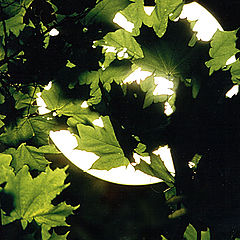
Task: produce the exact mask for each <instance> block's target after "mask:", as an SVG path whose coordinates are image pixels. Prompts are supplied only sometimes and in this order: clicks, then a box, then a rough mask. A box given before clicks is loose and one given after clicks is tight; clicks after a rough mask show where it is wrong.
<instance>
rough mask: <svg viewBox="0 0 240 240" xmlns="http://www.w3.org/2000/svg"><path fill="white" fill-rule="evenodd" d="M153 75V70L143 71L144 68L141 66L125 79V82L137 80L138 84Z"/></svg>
mask: <svg viewBox="0 0 240 240" xmlns="http://www.w3.org/2000/svg"><path fill="white" fill-rule="evenodd" d="M151 75H152V73H151V72H148V71H142V69H141V68H140V67H139V68H138V69H136V70H135V71H134V72H132V73H131V74H130V75H129V76H128V77H127V78H125V80H124V81H123V83H124V84H126V83H132V82H134V81H136V82H137V84H140V81H143V80H144V79H146V78H147V77H150V76H151Z"/></svg>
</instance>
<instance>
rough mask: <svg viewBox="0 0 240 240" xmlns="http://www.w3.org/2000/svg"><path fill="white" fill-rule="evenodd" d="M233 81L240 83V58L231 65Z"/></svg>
mask: <svg viewBox="0 0 240 240" xmlns="http://www.w3.org/2000/svg"><path fill="white" fill-rule="evenodd" d="M230 72H231V74H232V81H233V83H237V84H240V60H239V59H238V60H237V61H236V62H234V63H233V64H232V65H231V70H230Z"/></svg>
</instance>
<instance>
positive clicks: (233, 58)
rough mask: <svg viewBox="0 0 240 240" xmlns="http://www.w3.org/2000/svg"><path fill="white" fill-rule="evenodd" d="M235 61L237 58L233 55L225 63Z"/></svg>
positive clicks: (228, 63)
mask: <svg viewBox="0 0 240 240" xmlns="http://www.w3.org/2000/svg"><path fill="white" fill-rule="evenodd" d="M236 61H237V59H236V57H235V55H233V56H231V57H230V58H229V59H228V60H227V62H226V65H230V64H232V63H234V62H236Z"/></svg>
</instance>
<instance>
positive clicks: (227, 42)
mask: <svg viewBox="0 0 240 240" xmlns="http://www.w3.org/2000/svg"><path fill="white" fill-rule="evenodd" d="M237 31H238V29H237V30H234V31H220V30H217V32H216V33H215V34H214V36H213V38H212V41H211V43H210V44H211V48H210V50H209V55H210V57H211V58H212V59H211V60H209V61H207V62H206V66H207V67H208V68H210V70H209V75H211V74H212V73H213V72H214V71H218V70H219V69H221V68H223V67H225V66H226V62H227V60H228V59H229V58H230V57H232V56H233V55H235V54H236V53H238V52H240V50H239V49H237V48H236V40H237V36H236V34H237Z"/></svg>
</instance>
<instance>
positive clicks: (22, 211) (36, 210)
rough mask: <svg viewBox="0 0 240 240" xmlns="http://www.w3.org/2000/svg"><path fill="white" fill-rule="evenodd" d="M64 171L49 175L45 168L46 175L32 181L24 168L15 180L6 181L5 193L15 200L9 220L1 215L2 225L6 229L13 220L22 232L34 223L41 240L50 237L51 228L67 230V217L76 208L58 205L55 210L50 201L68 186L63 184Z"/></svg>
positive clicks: (58, 170) (49, 172)
mask: <svg viewBox="0 0 240 240" xmlns="http://www.w3.org/2000/svg"><path fill="white" fill-rule="evenodd" d="M65 170H66V169H56V170H54V171H52V170H51V169H50V168H49V167H48V168H47V169H46V172H44V173H41V174H40V175H38V176H37V177H36V178H32V177H31V175H30V173H29V171H28V167H27V166H26V165H25V166H23V168H22V169H21V170H20V171H19V172H18V173H17V174H16V176H15V175H14V176H12V177H11V178H8V182H7V185H6V186H5V188H4V190H5V192H6V193H8V194H11V195H12V196H14V203H15V209H14V210H13V211H12V212H11V213H10V216H7V215H5V213H4V212H3V211H2V224H3V225H6V224H8V223H10V222H13V221H15V220H21V223H22V226H23V228H24V229H25V228H26V227H27V225H28V223H30V222H32V220H35V221H36V223H37V224H39V225H40V226H41V227H42V239H43V240H47V239H49V238H50V237H51V234H50V233H49V232H48V231H49V230H50V229H51V228H52V227H56V226H67V223H66V221H65V220H66V217H67V216H69V215H70V214H72V212H73V210H75V209H76V208H77V207H72V206H69V205H67V204H66V203H60V204H58V205H57V206H54V205H52V204H51V201H52V200H53V199H54V198H55V197H56V196H57V195H58V194H60V193H61V191H62V190H63V189H65V188H66V187H67V186H68V184H64V181H65V179H66V173H65Z"/></svg>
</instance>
